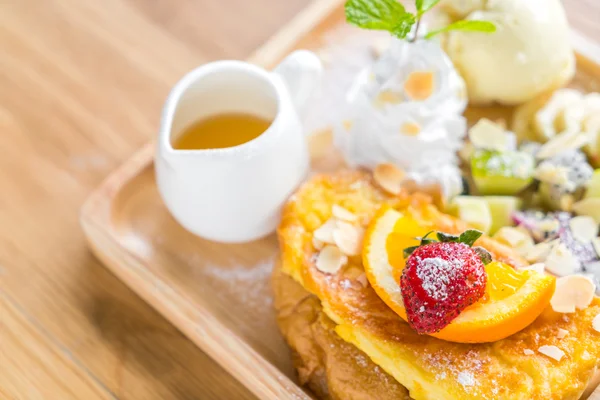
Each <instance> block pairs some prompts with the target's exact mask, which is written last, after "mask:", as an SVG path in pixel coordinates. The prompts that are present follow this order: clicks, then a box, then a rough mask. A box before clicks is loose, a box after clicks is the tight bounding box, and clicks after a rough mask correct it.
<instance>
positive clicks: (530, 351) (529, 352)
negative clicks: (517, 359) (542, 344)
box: [523, 349, 535, 356]
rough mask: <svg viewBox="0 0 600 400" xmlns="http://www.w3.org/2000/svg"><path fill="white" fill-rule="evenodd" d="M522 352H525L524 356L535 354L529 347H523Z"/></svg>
mask: <svg viewBox="0 0 600 400" xmlns="http://www.w3.org/2000/svg"><path fill="white" fill-rule="evenodd" d="M523 354H525V355H526V356H532V355H534V354H535V352H534V351H533V350H530V349H524V350H523Z"/></svg>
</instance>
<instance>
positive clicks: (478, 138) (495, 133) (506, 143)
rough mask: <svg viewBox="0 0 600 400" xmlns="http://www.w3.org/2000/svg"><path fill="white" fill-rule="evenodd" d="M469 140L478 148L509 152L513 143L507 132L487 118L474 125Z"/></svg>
mask: <svg viewBox="0 0 600 400" xmlns="http://www.w3.org/2000/svg"><path fill="white" fill-rule="evenodd" d="M469 139H470V140H471V143H473V146H475V147H476V148H480V149H489V150H498V151H506V150H509V147H510V142H511V141H510V138H509V135H508V133H507V132H506V130H505V129H504V128H503V127H501V126H500V125H498V124H496V123H494V122H492V121H490V120H489V119H487V118H482V119H480V120H479V121H478V122H477V123H476V124H475V125H473V127H472V128H471V129H470V130H469Z"/></svg>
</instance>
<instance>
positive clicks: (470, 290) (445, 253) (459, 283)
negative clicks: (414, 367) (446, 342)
mask: <svg viewBox="0 0 600 400" xmlns="http://www.w3.org/2000/svg"><path fill="white" fill-rule="evenodd" d="M486 281H487V276H486V273H485V267H484V265H483V262H482V261H481V258H480V256H479V255H478V254H477V253H476V252H475V251H474V250H473V249H472V248H471V247H469V246H467V245H466V244H464V243H455V242H446V243H441V242H440V243H438V242H435V243H431V244H427V245H425V246H421V247H418V248H417V249H416V250H414V252H413V253H412V254H411V255H410V256H409V257H408V260H407V261H406V266H405V268H404V271H403V272H402V277H401V278H400V289H401V290H402V297H403V299H404V307H405V308H406V314H407V316H408V322H409V324H410V325H411V326H412V327H413V329H415V330H416V331H417V332H418V333H435V332H438V331H440V330H441V329H442V328H444V327H445V326H446V325H448V324H449V323H450V322H451V321H452V320H453V319H454V318H456V317H457V316H458V315H459V314H460V313H461V312H462V311H463V310H464V309H465V308H467V307H468V306H470V305H471V304H473V303H475V302H476V301H477V300H479V299H480V298H481V297H482V296H483V295H484V293H485V285H486Z"/></svg>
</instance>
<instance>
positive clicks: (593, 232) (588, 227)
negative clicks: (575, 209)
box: [569, 215, 598, 243]
mask: <svg viewBox="0 0 600 400" xmlns="http://www.w3.org/2000/svg"><path fill="white" fill-rule="evenodd" d="M569 228H571V232H572V233H573V237H574V238H575V239H576V240H578V241H580V242H583V243H589V242H591V241H592V240H594V239H596V237H597V236H598V224H596V221H595V220H594V218H592V217H589V216H587V215H581V216H578V217H574V218H572V219H571V220H570V221H569Z"/></svg>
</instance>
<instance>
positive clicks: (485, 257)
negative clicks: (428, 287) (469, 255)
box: [403, 229, 492, 265]
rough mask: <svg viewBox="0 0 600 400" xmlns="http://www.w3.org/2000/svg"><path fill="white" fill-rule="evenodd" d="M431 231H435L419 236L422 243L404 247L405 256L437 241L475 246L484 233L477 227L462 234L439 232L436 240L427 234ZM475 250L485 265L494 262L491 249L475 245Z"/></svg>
mask: <svg viewBox="0 0 600 400" xmlns="http://www.w3.org/2000/svg"><path fill="white" fill-rule="evenodd" d="M431 233H433V231H431V232H428V233H427V234H426V235H425V236H423V237H422V238H417V239H420V243H419V245H418V246H411V247H407V248H406V249H404V252H403V254H404V258H408V257H409V256H410V255H411V254H412V253H414V251H415V250H417V249H418V248H419V247H421V246H426V245H428V244H431V243H436V242H441V243H464V244H466V245H467V246H469V247H473V245H474V244H475V242H476V241H477V239H479V238H480V237H481V235H483V232H481V231H478V230H475V229H468V230H466V231H464V232H463V233H461V234H460V235H451V234H449V233H444V232H437V233H436V236H437V238H438V240H434V239H428V238H427V236H429V235H430V234H431ZM473 251H474V252H475V253H477V255H478V256H479V258H481V261H482V262H483V265H487V264H489V263H490V262H492V255H491V254H490V252H489V251H487V250H486V249H484V248H483V247H480V246H475V247H473Z"/></svg>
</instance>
